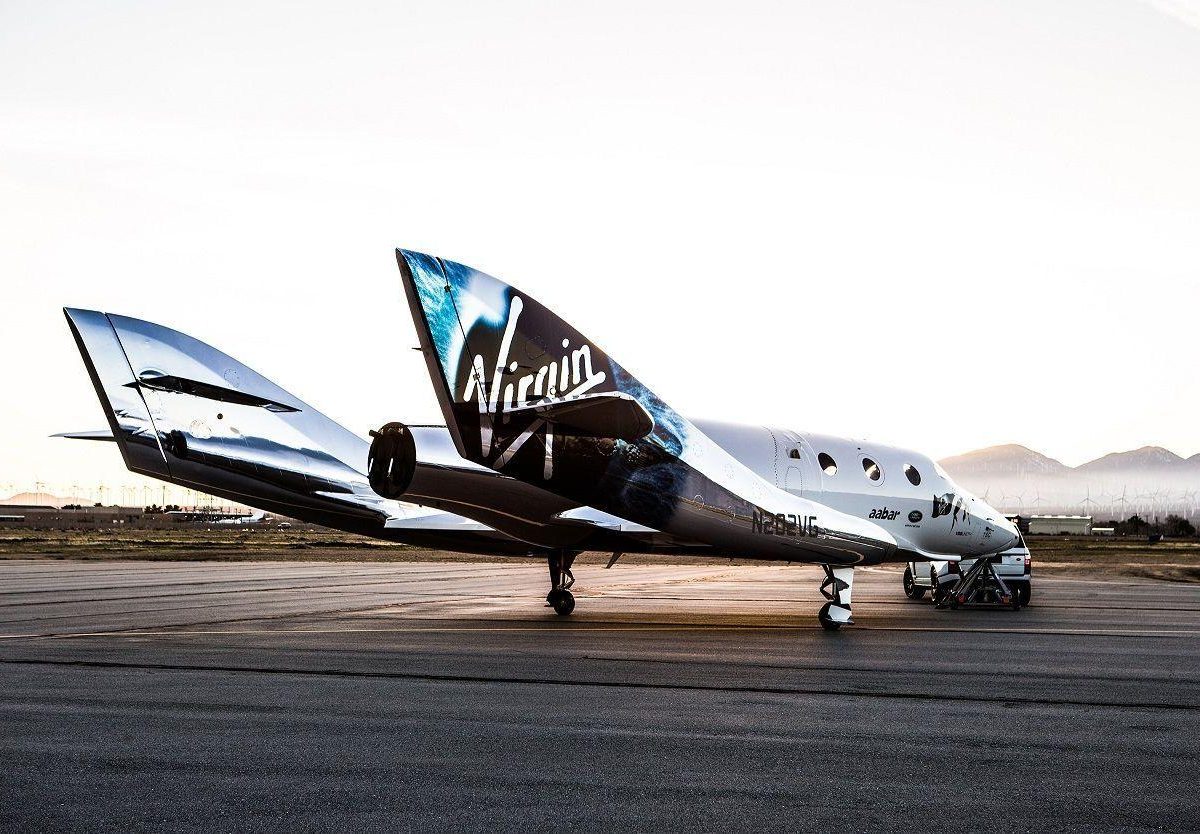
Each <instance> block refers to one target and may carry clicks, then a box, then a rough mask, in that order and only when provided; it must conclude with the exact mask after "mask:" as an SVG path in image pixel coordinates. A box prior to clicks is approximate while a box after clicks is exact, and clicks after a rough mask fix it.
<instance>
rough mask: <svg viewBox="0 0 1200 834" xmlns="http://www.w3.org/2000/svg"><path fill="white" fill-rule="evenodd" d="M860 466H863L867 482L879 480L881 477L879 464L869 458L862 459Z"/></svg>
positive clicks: (881, 471)
mask: <svg viewBox="0 0 1200 834" xmlns="http://www.w3.org/2000/svg"><path fill="white" fill-rule="evenodd" d="M862 465H863V472H865V473H866V475H867V479H868V480H871V481H878V480H879V479H880V478H882V477H883V470H881V469H880V468H879V464H878V463H876V462H875V461H873V460H871V459H870V458H863V459H862Z"/></svg>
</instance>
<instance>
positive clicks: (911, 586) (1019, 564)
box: [904, 535, 1033, 607]
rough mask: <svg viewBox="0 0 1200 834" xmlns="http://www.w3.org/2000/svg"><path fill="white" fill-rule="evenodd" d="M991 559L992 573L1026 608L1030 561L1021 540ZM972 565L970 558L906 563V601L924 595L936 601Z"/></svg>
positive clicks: (1029, 589)
mask: <svg viewBox="0 0 1200 834" xmlns="http://www.w3.org/2000/svg"><path fill="white" fill-rule="evenodd" d="M991 558H993V559H994V562H993V565H992V568H993V570H994V571H995V572H996V575H997V576H999V577H1000V578H1001V579H1002V580H1004V584H1005V585H1007V586H1009V588H1011V589H1012V591H1013V592H1014V593H1015V594H1016V597H1017V602H1018V603H1019V604H1020V605H1021V606H1022V607H1024V606H1026V605H1028V604H1029V598H1030V594H1031V585H1030V581H1031V578H1032V571H1033V558H1032V556H1031V555H1030V553H1029V547H1028V546H1027V545H1026V544H1025V537H1024V536H1022V535H1018V538H1017V542H1016V544H1014V545H1013V546H1012V547H1010V548H1009V549H1008V550H1005V551H1003V552H1002V553H1000V554H998V555H997V556H995V557H991ZM975 562H976V560H975V559H972V558H965V559H961V560H959V561H938V560H935V561H931V562H909V563H908V564H907V565H905V566H904V594H905V596H907V597H908V598H909V599H922V598H923V597H924V596H925V594H926V592H928V593H929V595H930V597H932V599H933V601H934V602H938V601H939V600H940V598H941V597H942V595H944V594H945V593H947V592H948V591H949V590H950V588H952V587H954V584H955V583H956V582H958V580H959V578H960V577H961V576H963V575H964V574H965V573H967V571H969V570H970V569H971V567H972V566H973V565H974V564H975Z"/></svg>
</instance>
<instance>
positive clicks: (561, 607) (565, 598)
mask: <svg viewBox="0 0 1200 834" xmlns="http://www.w3.org/2000/svg"><path fill="white" fill-rule="evenodd" d="M550 605H551V606H553V608H554V613H555V614H557V615H558V616H560V617H565V616H567V615H568V614H570V613H571V612H572V611H574V610H575V595H574V594H572V593H571V592H570V591H567V590H565V589H563V588H556V589H555V590H553V591H551V592H550Z"/></svg>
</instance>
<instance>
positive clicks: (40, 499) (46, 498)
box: [0, 492, 95, 507]
mask: <svg viewBox="0 0 1200 834" xmlns="http://www.w3.org/2000/svg"><path fill="white" fill-rule="evenodd" d="M93 503H95V502H93V501H92V500H90V499H88V498H63V497H62V496H59V495H51V494H50V493H48V492H18V493H17V494H16V495H11V496H9V497H8V498H2V499H0V504H23V505H25V506H26V507H30V506H37V507H65V506H66V505H67V504H81V505H82V506H84V507H89V506H91V505H92V504H93Z"/></svg>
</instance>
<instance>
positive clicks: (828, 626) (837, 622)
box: [817, 565, 854, 631]
mask: <svg viewBox="0 0 1200 834" xmlns="http://www.w3.org/2000/svg"><path fill="white" fill-rule="evenodd" d="M821 567H823V568H824V569H825V581H824V582H822V583H821V595H822V596H824V597H825V599H827V600H829V602H827V603H825V604H824V605H823V606H821V611H820V613H819V614H817V619H818V620H819V621H820V622H821V627H822V628H824V629H825V630H826V631H837V630H838V629H839V628H841V627H842V626H844V625H854V620H852V619H850V591H851V590H852V588H853V587H854V568H834V567H830V566H829V565H822V566H821Z"/></svg>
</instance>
